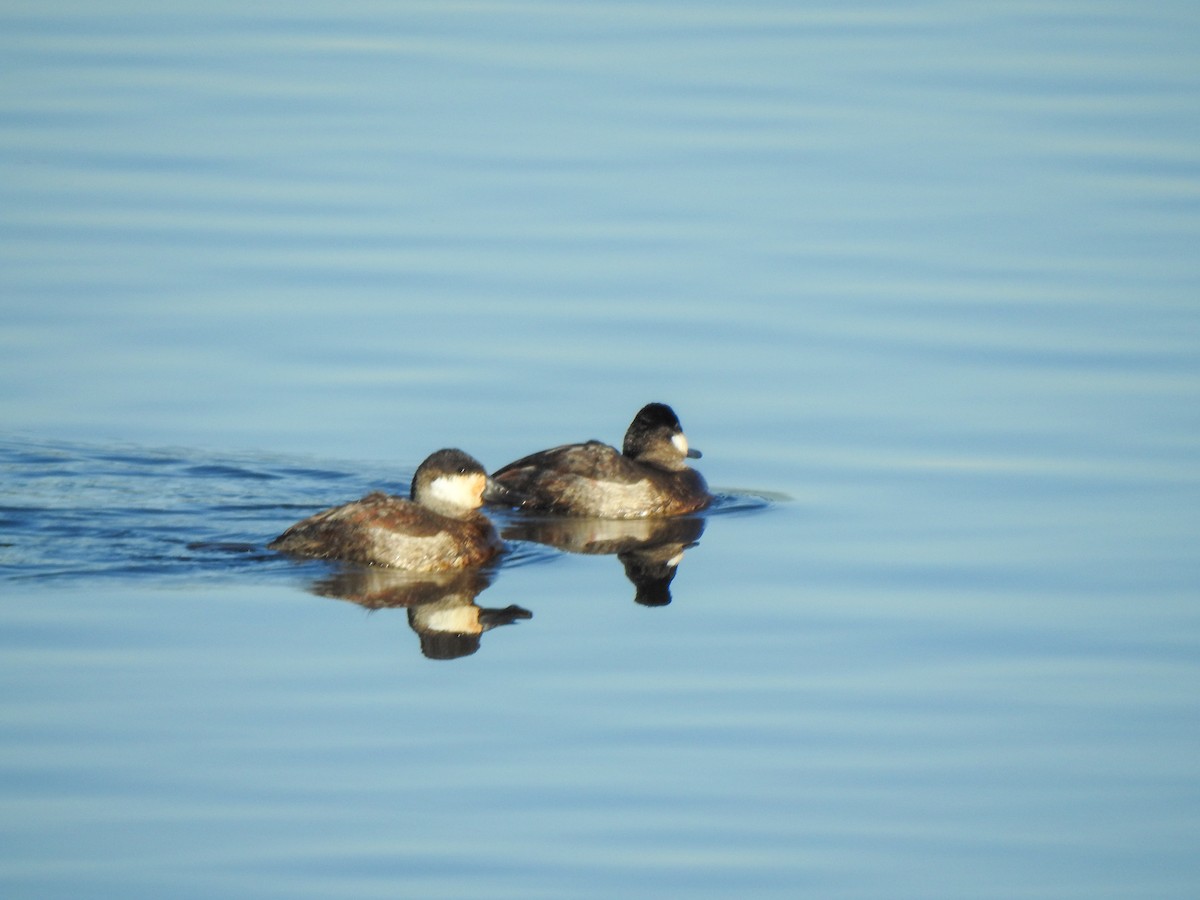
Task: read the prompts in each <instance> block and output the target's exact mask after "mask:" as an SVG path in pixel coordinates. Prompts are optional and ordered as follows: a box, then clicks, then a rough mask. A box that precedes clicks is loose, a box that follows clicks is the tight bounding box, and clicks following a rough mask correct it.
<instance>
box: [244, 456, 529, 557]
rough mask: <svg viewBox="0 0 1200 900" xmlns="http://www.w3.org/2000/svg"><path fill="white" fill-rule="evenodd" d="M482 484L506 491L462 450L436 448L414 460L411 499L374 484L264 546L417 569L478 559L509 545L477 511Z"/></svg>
mask: <svg viewBox="0 0 1200 900" xmlns="http://www.w3.org/2000/svg"><path fill="white" fill-rule="evenodd" d="M485 491H486V492H488V494H489V496H490V497H491V496H495V497H503V496H505V495H506V493H507V492H506V491H505V489H504V488H503V487H501V486H495V487H493V486H492V485H491V479H489V478H488V476H487V471H486V470H485V469H484V468H483V466H482V465H480V464H479V462H478V461H477V460H475V459H474V458H472V457H471V456H469V455H467V454H466V453H464V452H463V451H461V450H454V449H446V450H438V451H437V452H436V453H433V454H431V455H430V456H429V458H428V459H426V460H425V461H424V462H423V463H421V465H420V466H418V467H417V471H416V474H415V475H413V480H412V487H411V498H410V499H406V498H404V497H397V496H394V495H390V494H385V493H383V492H382V491H375V492H374V493H371V494H368V495H367V496H365V497H363V498H362V499H361V500H355V501H354V502H353V503H346V504H344V505H342V506H335V507H334V508H332V509H327V510H325V511H323V512H319V513H316V514H315V515H312V516H309V517H308V518H307V519H304V520H303V521H301V522H297V523H296V524H295V525H293V526H292V527H291V528H289V529H287V531H285V532H284V533H283V534H281V535H280V536H279V537H277V538H275V540H273V541H271V543H269V544H268V545H267V546H268V547H269V548H271V549H272V550H281V551H283V552H285V553H293V554H296V555H297V556H311V557H318V558H322V559H342V560H348V561H350V562H358V563H368V564H370V565H376V566H392V567H395V568H399V569H408V570H411V571H417V572H438V571H443V570H446V569H459V568H463V567H466V566H477V565H481V564H483V563H485V562H487V561H488V560H490V559H492V558H493V557H494V556H496V555H497V554H498V553H499V552H500V551H501V549H502V548H503V546H504V545H503V544H502V543H501V541H500V538H499V536H498V535H497V534H496V529H495V528H494V527H493V526H492V523H491V522H490V521H489V520H488V518H487V517H486V516H484V515H483V514H482V513H481V512H479V511H478V510H479V507H480V506H481V505H482V503H483V495H484V493H485Z"/></svg>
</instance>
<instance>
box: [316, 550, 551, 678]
mask: <svg viewBox="0 0 1200 900" xmlns="http://www.w3.org/2000/svg"><path fill="white" fill-rule="evenodd" d="M494 574H495V573H494V571H492V570H488V569H469V570H466V571H458V572H438V573H422V574H416V573H408V572H401V571H398V570H395V569H383V568H378V567H374V566H351V565H346V566H339V567H338V569H337V571H335V572H333V573H332V574H329V575H326V576H324V577H321V578H318V579H317V580H316V581H314V582H313V583H312V585H311V586H310V588H309V590H311V591H312V593H314V594H317V595H318V596H321V597H332V598H335V599H338V600H348V601H350V602H351V603H357V604H358V605H359V606H362V607H364V608H366V609H369V610H372V611H376V610H391V609H404V610H407V612H408V625H409V627H410V628H411V629H412V630H413V631H414V632H415V633H416V635H417V637H418V638H419V639H420V643H421V653H422V654H423V655H424V656H425V657H427V658H428V659H458V658H460V657H463V656H470V655H471V654H472V653H475V652H476V651H477V650H478V649H479V645H480V639H481V637H482V636H483V634H484V633H485V632H488V631H491V630H492V629H493V628H498V627H500V626H501V625H511V624H513V623H514V622H517V621H519V620H521V619H531V618H533V613H531V612H530V611H529V610H527V609H525V608H523V607H520V606H517V605H516V604H509V605H508V606H506V607H504V608H488V607H481V606H479V605H478V604H477V603H476V602H475V598H476V597H477V596H479V594H480V593H482V592H483V591H485V590H486V589H487V588H488V587H489V586H490V585H491V583H492V580H493V577H494Z"/></svg>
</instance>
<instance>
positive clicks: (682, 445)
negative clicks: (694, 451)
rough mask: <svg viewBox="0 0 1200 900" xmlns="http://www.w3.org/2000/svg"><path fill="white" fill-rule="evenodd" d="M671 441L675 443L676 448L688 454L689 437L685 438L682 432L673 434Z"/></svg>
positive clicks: (685, 454)
mask: <svg viewBox="0 0 1200 900" xmlns="http://www.w3.org/2000/svg"><path fill="white" fill-rule="evenodd" d="M671 443H672V444H674V445H675V449H676V450H678V451H679V452H680V453H682V454H683V455H684V456H687V452H688V442H687V438H685V437H684V436H683V435H682V434H673V435H671Z"/></svg>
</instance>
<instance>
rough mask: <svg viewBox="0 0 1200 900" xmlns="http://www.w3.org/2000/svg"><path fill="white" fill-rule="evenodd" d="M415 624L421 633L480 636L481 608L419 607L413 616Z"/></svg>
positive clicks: (433, 604)
mask: <svg viewBox="0 0 1200 900" xmlns="http://www.w3.org/2000/svg"><path fill="white" fill-rule="evenodd" d="M413 619H414V624H415V625H416V626H417V627H418V628H419V629H420V630H421V631H439V632H443V633H446V634H479V633H480V632H481V631H483V628H481V627H480V625H479V607H478V606H475V605H474V604H470V605H468V606H456V607H453V608H452V609H443V608H442V607H440V606H439V605H438V604H436V603H431V604H429V605H428V606H418V607H417V608H416V609H415V615H414V616H413Z"/></svg>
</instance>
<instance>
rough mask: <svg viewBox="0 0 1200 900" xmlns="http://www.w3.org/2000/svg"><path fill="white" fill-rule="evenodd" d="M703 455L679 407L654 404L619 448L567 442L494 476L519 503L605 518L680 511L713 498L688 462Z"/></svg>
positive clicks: (640, 414) (641, 414) (637, 419)
mask: <svg viewBox="0 0 1200 900" xmlns="http://www.w3.org/2000/svg"><path fill="white" fill-rule="evenodd" d="M699 457H700V451H698V450H692V449H691V448H689V447H688V441H687V437H686V436H685V435H684V433H683V429H682V428H681V427H680V424H679V417H678V416H676V415H675V412H674V410H672V409H671V407H669V406H667V405H666V404H665V403H649V404H647V405H646V406H644V407H642V409H641V410H640V411H639V412H638V414H637V415H636V416H634V419H633V422H632V423H630V425H629V430H628V431H626V432H625V442H624V444H623V446H622V448H621V450H620V451H618V450H617V449H616V448H615V447H610V446H609V445H608V444H604V443H602V442H600V441H588V442H587V443H583V444H564V445H563V446H561V447H554V448H552V449H550V450H542V451H541V452H539V453H534V454H531V455H530V456H526V457H524V458H523V459H518V460H517V461H516V462H511V463H509V464H508V465H507V466H504V467H503V468H501V469H499V470H497V471H496V472H495V473H494V474H493V475H492V477H493V478H494V479H495V480H496V481H497V482H499V483H500V484H502V485H504V486H505V487H507V488H510V489H512V490H513V491H515V492H516V493H517V494H519V495H521V500H520V501H519V502H516V503H515V505H519V506H520V507H521V508H523V509H532V510H541V511H545V512H553V513H561V514H564V515H569V516H592V517H595V518H602V519H638V518H645V517H652V516H678V515H683V514H685V513H690V512H695V511H697V510H700V509H704V508H705V507H706V506H708V505H709V504H710V503H712V500H713V497H712V494H710V493H709V492H708V485H707V484H706V483H705V481H704V476H702V475H701V474H700V473H699V472H697V471H696V470H695V469H693V468H692V467H691V466H689V465H688V463H687V461H688V460H689V459H698V458H699Z"/></svg>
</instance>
